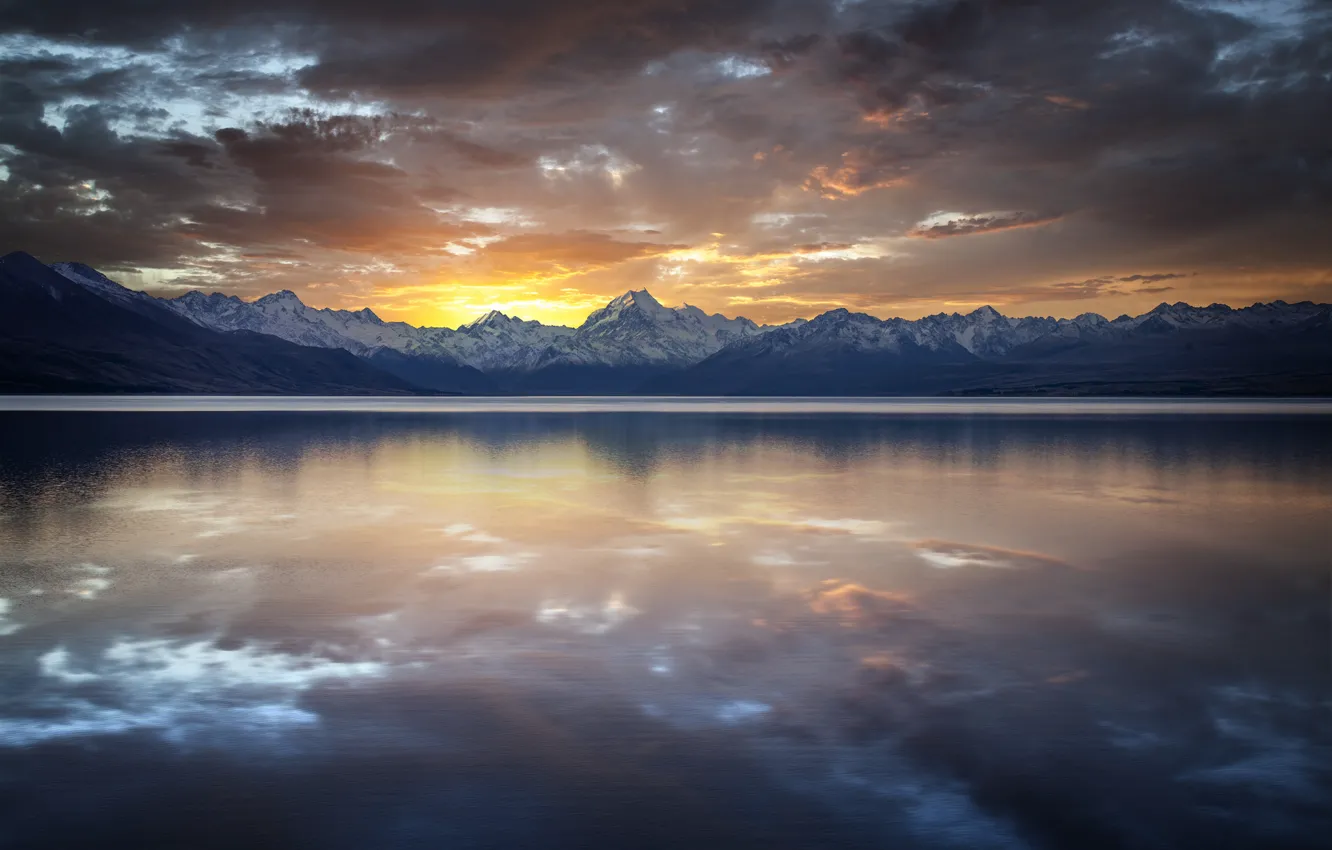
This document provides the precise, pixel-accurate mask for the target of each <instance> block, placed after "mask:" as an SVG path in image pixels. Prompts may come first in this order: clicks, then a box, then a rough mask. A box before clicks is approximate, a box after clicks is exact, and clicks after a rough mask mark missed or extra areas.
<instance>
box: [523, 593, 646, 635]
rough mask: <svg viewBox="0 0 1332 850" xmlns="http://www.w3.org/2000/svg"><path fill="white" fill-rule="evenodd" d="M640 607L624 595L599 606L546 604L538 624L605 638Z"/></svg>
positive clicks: (614, 595)
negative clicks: (635, 605) (631, 603)
mask: <svg viewBox="0 0 1332 850" xmlns="http://www.w3.org/2000/svg"><path fill="white" fill-rule="evenodd" d="M638 614H639V611H638V609H637V608H635V607H633V606H632V605H630V604H629V603H628V602H626V601H625V599H624V596H623V595H622V594H619V593H612V594H611V595H610V597H609V598H608V599H607V600H606V602H605V603H604V604H602V605H600V606H590V605H575V604H571V603H569V602H564V601H547V602H543V603H541V605H540V607H538V608H537V612H536V616H535V619H536V621H537V622H538V623H543V624H545V625H548V626H557V627H561V628H567V629H571V630H573V631H575V632H579V633H581V634H585V635H604V634H606V633H607V632H609V631H611V630H612V629H615V628H617V627H619V626H621V625H623V624H624V623H626V622H628V621H629V620H631V619H633V618H634V617H636V616H638Z"/></svg>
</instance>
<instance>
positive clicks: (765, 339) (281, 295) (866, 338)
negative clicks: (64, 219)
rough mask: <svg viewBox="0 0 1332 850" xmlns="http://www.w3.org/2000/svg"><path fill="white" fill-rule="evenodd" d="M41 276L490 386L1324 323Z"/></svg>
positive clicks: (1171, 308)
mask: <svg viewBox="0 0 1332 850" xmlns="http://www.w3.org/2000/svg"><path fill="white" fill-rule="evenodd" d="M52 268H53V269H54V270H55V271H57V272H59V273H60V274H61V275H62V276H64V277H65V278H67V279H69V280H71V281H74V282H75V283H78V284H80V285H82V286H83V287H85V288H86V289H89V290H90V291H93V292H95V293H96V294H98V295H100V296H102V297H103V298H106V299H108V300H111V301H114V302H116V303H119V304H121V305H122V306H128V307H130V308H131V309H135V310H138V311H140V312H153V311H157V310H160V309H161V308H163V307H165V308H167V309H170V310H171V311H173V312H175V313H176V314H178V315H180V316H182V317H184V318H186V319H188V320H190V321H191V322H194V323H195V324H198V325H202V326H203V327H206V328H210V329H213V330H220V331H235V330H247V331H253V332H257V333H262V334H268V335H272V336H277V337H280V338H282V339H285V340H288V341H290V342H294V343H297V344H300V345H307V346H314V347H319V348H341V349H344V350H346V351H349V352H351V353H353V354H356V355H358V356H362V357H368V358H372V359H373V358H381V359H382V358H384V357H385V356H387V355H392V356H393V357H395V358H398V361H401V359H402V358H407V359H408V360H414V361H415V362H418V363H420V362H422V361H431V362H432V363H435V364H436V365H438V364H447V363H452V364H455V365H461V366H463V367H471V368H473V369H476V370H479V371H481V372H485V373H490V374H497V375H498V374H509V375H517V374H526V375H531V374H542V373H545V374H553V372H551V371H549V370H555V371H558V370H561V369H566V370H567V369H569V368H572V369H575V370H577V369H587V368H592V369H601V370H605V369H612V370H614V369H629V370H634V369H638V370H642V369H648V370H656V371H660V370H662V369H674V368H684V367H688V366H692V365H694V364H697V363H700V362H702V361H704V360H707V359H709V358H711V357H714V356H715V355H718V354H719V353H721V352H732V351H735V352H744V355H743V356H758V355H777V356H786V355H787V354H808V353H817V352H820V351H840V352H844V353H859V354H875V355H877V354H885V355H901V354H910V355H911V356H912V357H914V358H919V357H926V358H927V359H931V360H933V361H936V362H945V361H946V362H951V363H956V362H976V361H989V362H1000V361H1005V360H1013V359H1014V358H1018V359H1029V358H1032V357H1038V358H1039V357H1049V356H1052V355H1053V354H1055V353H1058V352H1068V351H1071V350H1073V349H1079V348H1081V349H1086V348H1087V346H1092V347H1093V349H1094V350H1096V351H1108V350H1110V349H1107V348H1106V346H1110V347H1111V348H1113V347H1116V346H1123V345H1142V344H1145V343H1144V342H1143V341H1144V340H1150V339H1164V338H1167V337H1171V336H1172V335H1175V334H1180V333H1184V334H1193V333H1206V332H1209V331H1231V332H1239V333H1249V334H1253V333H1258V334H1261V333H1270V332H1277V333H1280V332H1282V331H1283V330H1285V329H1300V328H1307V327H1318V326H1319V325H1318V323H1319V322H1320V321H1325V319H1326V315H1327V313H1328V307H1327V305H1319V304H1313V303H1310V302H1307V301H1306V302H1301V303H1299V304H1287V303H1285V302H1282V301H1275V302H1272V303H1271V304H1255V305H1253V306H1251V307H1244V308H1240V309H1234V308H1231V307H1228V306H1226V305H1223V304H1212V305H1210V306H1208V307H1193V306H1190V305H1188V304H1185V303H1183V302H1179V303H1175V304H1164V303H1163V304H1161V305H1159V306H1157V307H1156V308H1155V309H1153V310H1151V311H1149V312H1147V313H1144V314H1143V315H1141V316H1120V317H1119V318H1117V319H1114V320H1113V321H1109V320H1107V319H1106V318H1104V317H1103V316H1100V315H1097V314H1095V313H1084V314H1082V315H1080V316H1078V317H1076V318H1073V319H1054V318H1043V317H1026V318H1011V317H1007V316H1004V315H1003V314H1001V313H999V311H997V310H995V309H994V308H993V307H988V306H986V307H981V308H979V309H977V310H974V311H972V312H970V313H965V314H962V313H938V314H935V315H932V316H926V317H924V318H922V319H917V320H906V319H899V318H892V319H879V318H876V317H874V316H870V315H867V314H864V313H852V312H850V311H848V310H846V309H837V310H830V311H828V312H826V313H823V314H822V315H820V316H817V317H816V318H814V319H812V320H809V321H805V320H803V319H801V320H797V321H795V322H791V323H788V324H785V325H779V326H775V327H768V326H759V325H757V324H755V323H754V322H752V321H750V320H749V319H746V318H743V317H739V318H734V319H730V318H726V317H725V316H722V315H719V314H714V315H709V314H707V313H705V312H703V311H702V310H700V309H698V308H697V307H692V306H690V305H687V304H686V305H683V306H680V307H666V306H663V305H662V304H661V303H660V302H658V301H657V300H656V299H655V298H653V297H652V295H651V294H650V293H648V292H647V290H637V291H631V292H626V293H625V294H623V295H621V296H619V297H617V298H615V299H614V300H612V301H610V302H609V303H608V304H607V305H606V306H605V307H603V308H601V309H599V310H596V311H594V312H593V313H592V314H591V315H589V316H588V317H587V320H586V321H584V322H583V324H582V325H580V326H579V327H578V328H576V329H575V328H568V327H562V326H550V325H543V324H541V323H540V322H534V321H524V320H522V319H518V318H513V317H510V316H506V315H505V314H503V313H501V312H499V311H495V310H492V311H491V312H489V313H487V314H486V315H484V316H482V317H480V318H478V319H476V320H475V321H473V322H471V323H469V324H466V325H463V326H462V327H460V328H458V329H457V330H453V329H450V328H418V327H414V326H412V325H408V324H406V323H404V322H386V321H384V320H382V319H380V318H379V317H378V316H377V315H375V313H374V312H373V311H371V310H369V309H363V310H357V311H350V310H334V309H316V308H312V307H309V306H306V305H305V304H304V303H302V302H301V300H300V298H298V297H297V296H296V295H295V294H294V293H292V292H289V291H285V290H284V291H282V292H276V293H273V294H271V295H265V296H263V297H262V298H259V299H257V300H255V301H248V302H247V301H242V300H241V299H239V298H236V297H234V296H228V295H221V294H217V293H214V294H212V295H205V294H203V293H201V292H190V293H187V294H186V295H182V296H180V297H178V298H173V299H169V300H162V299H157V298H153V297H152V296H149V295H146V294H144V293H141V292H136V291H132V290H128V289H125V288H123V287H121V286H120V285H119V284H116V283H115V282H113V281H111V280H109V279H108V278H106V277H105V276H103V275H102V274H100V273H99V272H97V271H96V270H95V269H91V268H89V267H87V266H83V265H80V264H78V263H58V264H56V265H54V266H52ZM1320 317H1321V318H1320ZM1312 332H1315V333H1316V330H1315V331H1312ZM1153 344H1154V343H1153ZM728 356H729V355H728ZM398 361H392V362H398Z"/></svg>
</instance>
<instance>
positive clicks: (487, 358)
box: [165, 290, 574, 371]
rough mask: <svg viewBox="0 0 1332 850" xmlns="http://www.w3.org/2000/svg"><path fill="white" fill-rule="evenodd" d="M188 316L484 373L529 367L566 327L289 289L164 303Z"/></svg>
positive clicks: (207, 323) (193, 295)
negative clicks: (350, 303) (465, 320)
mask: <svg viewBox="0 0 1332 850" xmlns="http://www.w3.org/2000/svg"><path fill="white" fill-rule="evenodd" d="M165 303H166V304H168V305H169V306H170V307H171V308H172V309H174V310H176V311H177V312H178V313H180V315H182V316H185V317H186V318H188V319H190V320H191V321H193V322H195V323H197V324H200V325H203V326H204V327H208V328H213V329H214V330H250V331H256V332H258V333H266V334H271V335H273V336H278V337H281V338H283V339H285V340H289V341H291V342H295V343H299V344H300V345H312V346H316V347H319V348H342V349H346V350H347V351H350V352H352V353H353V354H357V355H360V356H370V355H373V354H375V353H376V352H380V351H383V350H385V349H388V350H391V351H396V352H399V353H401V354H405V355H411V356H417V357H430V358H440V359H445V360H450V361H456V362H458V363H461V364H463V365H467V366H472V367H474V368H477V369H480V370H483V371H496V370H505V369H523V368H528V367H530V366H531V364H533V363H534V362H535V360H536V359H537V358H538V357H539V356H540V354H541V353H542V352H543V351H545V349H546V348H547V347H548V346H549V345H550V344H551V343H552V342H554V341H555V340H557V339H559V338H560V337H562V336H567V335H570V334H572V333H573V332H574V331H573V329H572V328H563V327H549V326H546V325H542V324H541V323H540V322H524V321H522V320H521V319H510V318H508V317H507V316H505V315H504V314H502V313H499V312H497V311H492V312H491V313H489V314H487V315H486V316H483V317H482V318H481V319H478V320H477V321H475V322H472V323H471V324H469V325H464V326H463V327H462V328H459V329H458V330H456V331H455V330H451V329H449V328H418V327H415V326H413V325H409V324H407V323H405V322H386V321H384V320H383V319H381V318H379V316H377V315H375V313H374V311H373V310H370V309H368V308H367V309H362V310H356V311H352V310H334V309H329V308H323V309H316V308H314V307H308V306H306V305H305V304H304V303H303V302H302V301H301V300H300V298H298V297H297V296H296V294H295V293H293V292H289V291H286V290H284V291H282V292H276V293H273V294H272V295H265V296H264V297H262V298H259V299H257V300H255V301H242V300H240V299H239V298H237V297H235V296H232V295H222V294H220V293H213V294H212V295H205V294H203V293H202V292H197V291H196V292H189V293H186V294H185V295H182V296H180V297H179V298H173V299H171V300H169V301H167V302H165Z"/></svg>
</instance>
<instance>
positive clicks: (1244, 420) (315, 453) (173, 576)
mask: <svg viewBox="0 0 1332 850" xmlns="http://www.w3.org/2000/svg"><path fill="white" fill-rule="evenodd" d="M43 408H45V409H43ZM1330 414H1332V405H1329V404H1328V403H1324V402H1263V403H1257V402H1243V401H1218V402H1196V401H1188V402H1161V401H1151V402H1141V401H1132V400H1125V401H1104V402H1097V401H1074V402H1070V401H1057V400H1048V401H1031V402H1026V401H1020V400H1005V401H979V402H978V401H949V400H889V401H871V400H854V399H846V400H820V401H801V400H784V401H779V400H745V401H719V400H705V399H686V400H665V399H565V400H553V399H493V400H467V399H456V400H453V399H445V400H435V399H405V400H393V401H389V400H383V399H290V400H284V399H253V398H252V399H170V398H157V399H153V398H130V397H103V398H84V399H79V398H64V399H60V398H56V399H52V398H39V397H27V398H10V399H0V599H2V601H0V682H2V684H0V847H4V848H23V849H24V850H43V848H77V847H97V848H158V847H173V848H174V847H180V848H214V847H216V848H232V847H240V846H250V847H283V848H335V850H341V848H375V850H393V848H425V847H430V848H436V847H439V848H445V847H447V848H451V850H452V848H491V847H494V848H500V847H504V848H509V847H540V848H649V847H661V848H706V847H718V848H746V847H756V848H757V847H762V848H815V847H819V848H862V847H863V848H871V847H875V848H877V847H900V848H991V847H993V848H1078V850H1089V848H1102V847H1104V848H1109V847H1133V848H1139V847H1141V848H1176V847H1178V848H1250V847H1253V848H1258V847H1261V848H1297V847H1299V848H1306V847H1307V848H1314V847H1326V846H1327V843H1326V842H1327V838H1326V836H1327V835H1328V834H1332V831H1330V830H1332V816H1329V810H1328V807H1327V802H1328V800H1329V799H1332V725H1330V723H1329V718H1330V717H1332V623H1330V621H1329V608H1330V604H1332V578H1330V576H1332V568H1330V567H1332V531H1329V518H1330V517H1332V428H1330V427H1329V426H1330V425H1332V415H1330Z"/></svg>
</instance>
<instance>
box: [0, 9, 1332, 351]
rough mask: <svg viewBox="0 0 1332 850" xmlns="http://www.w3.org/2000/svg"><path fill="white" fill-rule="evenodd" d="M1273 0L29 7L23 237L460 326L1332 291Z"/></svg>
mask: <svg viewBox="0 0 1332 850" xmlns="http://www.w3.org/2000/svg"><path fill="white" fill-rule="evenodd" d="M159 5H160V4H159ZM1260 5H1261V4H1239V3H1220V2H1217V3H1180V2H1175V0H1113V2H1109V3H1100V4H1075V5H1074V6H1070V5H1069V4H1067V3H1061V2H1056V0H1030V2H1021V3H1014V2H1000V0H922V2H917V3H909V4H908V3H896V2H889V0H865V2H856V3H843V2H832V0H827V1H826V2H824V0H739V2H735V3H722V4H718V3H705V2H702V0H684V2H667V0H630V2H624V3H612V2H609V0H595V2H592V3H582V2H574V0H556V2H552V3H544V4H542V3H536V2H534V0H500V2H494V3H481V2H478V1H477V0H465V2H458V3H443V4H425V5H422V4H417V3H408V2H406V0H389V2H388V3H387V5H384V4H381V5H380V6H376V7H369V6H366V5H365V4H356V3H352V2H350V0H336V2H332V3H318V4H315V3H311V2H308V0H275V2H269V3H259V2H257V0H239V2H236V3H226V4H223V3H220V2H215V0H206V2H201V3H194V4H181V5H178V6H176V7H172V8H170V9H168V8H165V7H162V8H158V7H156V6H151V7H145V6H143V5H142V4H134V3H129V2H127V0H108V2H106V3H103V4H97V6H96V8H94V7H92V6H90V5H88V4H86V3H81V2H78V0H50V2H47V3H41V4H35V3H26V4H11V5H10V6H8V7H5V8H4V9H3V10H0V46H2V47H3V50H0V52H3V53H4V55H5V56H6V59H5V60H4V61H3V62H0V87H3V97H0V237H3V239H4V241H5V242H6V243H8V244H11V245H14V246H18V247H23V248H25V249H27V250H29V251H32V252H33V253H35V254H37V255H38V256H39V257H41V258H43V259H46V260H57V259H80V260H84V261H86V262H89V263H91V264H93V265H95V266H99V267H104V268H106V269H108V270H112V271H119V272H125V273H127V278H126V279H127V282H130V283H134V284H137V285H141V286H145V287H149V288H158V289H161V290H164V291H167V290H169V291H173V292H174V291H179V289H181V288H188V287H190V286H202V287H204V288H209V289H219V290H224V291H228V292H233V293H238V294H242V295H258V294H261V293H264V292H268V291H273V290H276V289H282V288H290V289H292V290H293V291H296V292H297V293H298V294H301V295H302V296H311V295H313V296H317V297H315V298H314V299H313V300H314V301H315V303H317V304H319V305H320V306H338V307H352V308H358V307H360V306H365V305H366V304H372V305H373V306H374V307H375V309H376V310H378V311H380V312H381V313H384V314H386V315H387V316H388V317H390V318H395V319H396V318H403V319H410V320H412V321H415V322H418V323H431V324H442V323H448V324H453V325H456V324H457V323H459V322H461V321H465V320H469V319H471V318H474V316H475V313H476V312H478V311H484V310H485V309H488V308H490V307H508V305H511V304H512V305H523V309H525V310H526V311H527V313H528V314H529V315H535V316H536V317H537V318H542V319H544V320H558V321H573V322H576V321H577V320H578V319H580V318H581V317H582V316H583V315H585V314H586V312H587V309H588V306H589V305H590V304H592V303H594V302H595V301H596V300H598V299H602V298H603V296H605V295H607V294H616V293H618V292H622V291H624V290H626V289H640V288H644V287H647V288H650V289H651V290H652V291H653V292H654V293H655V294H657V295H658V296H659V297H661V298H663V300H664V301H665V302H666V303H679V302H681V301H684V300H689V301H690V303H697V304H699V306H701V307H703V308H705V309H707V310H708V311H709V312H715V311H730V312H735V309H734V308H737V307H743V309H744V311H745V313H746V314H749V315H751V316H752V317H754V318H758V319H762V320H768V321H781V320H787V319H790V318H793V317H795V316H809V315H811V314H813V313H816V312H819V311H821V310H823V309H827V308H828V307H831V306H839V305H846V306H852V307H859V308H861V309H872V310H873V311H875V312H878V313H891V312H897V311H901V312H911V313H914V314H916V315H923V314H927V313H931V312H937V311H938V310H939V309H941V308H943V307H946V306H947V304H948V303H949V302H953V301H959V300H964V299H965V298H967V297H969V296H971V295H974V294H976V293H977V292H986V293H997V292H1005V291H1012V292H1015V293H1019V294H1020V291H1021V290H1024V289H1025V288H1027V287H1029V283H1028V282H1029V281H1033V280H1037V281H1066V282H1068V283H1067V285H1062V284H1061V285H1059V286H1057V287H1053V288H1050V289H1049V292H1048V300H1049V301H1050V303H1051V304H1052V305H1053V306H1054V307H1055V308H1056V309H1058V308H1059V305H1060V304H1061V303H1062V302H1073V301H1098V300H1100V301H1106V302H1109V301H1112V300H1116V301H1117V300H1120V299H1122V294H1123V293H1127V294H1128V295H1129V296H1130V299H1127V300H1132V299H1137V300H1138V302H1140V303H1141V304H1142V306H1144V307H1145V306H1150V304H1148V303H1147V301H1148V300H1149V298H1150V296H1152V295H1156V294H1159V293H1160V292H1161V291H1163V290H1162V289H1161V288H1160V286H1159V284H1161V283H1163V282H1165V283H1170V284H1171V285H1174V286H1175V287H1177V288H1178V289H1180V290H1181V294H1182V295H1183V296H1185V297H1188V298H1189V300H1195V297H1196V299H1197V300H1203V301H1216V300H1220V301H1227V302H1229V303H1235V302H1237V301H1241V300H1243V301H1253V300H1259V299H1260V298H1261V299H1263V300H1267V299H1270V298H1275V297H1284V298H1286V299H1287V300H1301V299H1303V298H1306V297H1316V298H1321V297H1323V296H1324V295H1326V294H1327V293H1328V284H1327V282H1326V277H1325V275H1324V274H1323V273H1322V272H1323V270H1325V269H1326V268H1327V266H1328V264H1329V262H1332V254H1329V250H1328V248H1327V240H1326V239H1325V238H1324V232H1325V231H1326V229H1327V222H1328V220H1329V219H1330V218H1332V183H1330V182H1329V181H1330V180H1332V178H1329V176H1328V175H1329V174H1330V173H1332V171H1329V155H1328V152H1327V148H1326V145H1325V143H1324V140H1325V139H1326V138H1327V137H1328V135H1329V134H1330V133H1332V125H1329V121H1330V120H1332V119H1330V118H1329V117H1328V114H1327V111H1326V110H1323V109H1320V108H1318V107H1319V105H1321V104H1323V103H1325V102H1326V101H1327V98H1328V95H1329V87H1330V86H1332V82H1329V79H1330V78H1329V75H1328V72H1329V68H1328V60H1327V56H1326V52H1325V51H1323V50H1322V49H1321V45H1323V44H1324V43H1326V42H1327V40H1328V37H1329V33H1332V18H1329V16H1328V15H1327V14H1326V13H1325V12H1323V11H1321V10H1320V9H1319V8H1318V7H1316V6H1315V5H1313V4H1291V5H1290V6H1289V7H1288V8H1287V7H1284V6H1283V7H1282V8H1283V9H1285V11H1283V12H1281V13H1280V14H1276V13H1265V12H1264V13H1258V12H1255V11H1254V9H1256V8H1259V7H1260ZM477 209H481V210H497V209H498V210H506V211H511V214H510V215H508V217H505V218H499V219H482V218H478V217H477V216H476V215H473V214H469V213H468V212H467V211H468V210H477ZM939 210H945V211H950V210H951V211H962V212H955V213H948V214H947V215H946V217H945V218H942V219H940V218H938V217H937V211H939ZM1056 221H1058V224H1057V225H1054V223H1055V222H1056ZM778 223H780V224H778ZM1047 224H1050V225H1054V227H1052V228H1043V225H1047ZM1056 228H1057V230H1056ZM1017 231H1023V233H1018V232H1017ZM717 233H720V234H723V235H722V236H721V237H717V236H713V234H717ZM1056 235H1057V237H1058V238H1052V237H1054V236H1056ZM649 236H650V237H651V238H650V239H649V238H648V237H649ZM962 236H971V237H980V236H987V237H988V238H984V239H982V238H970V239H961V238H953V237H962ZM510 240H516V241H510ZM812 245H826V246H850V247H846V248H839V249H833V248H829V249H827V250H823V251H820V252H817V253H805V252H804V248H803V247H802V246H812ZM713 246H718V247H717V248H716V249H715V250H714V249H713ZM674 251H682V252H692V253H693V254H695V255H696V256H698V257H700V258H701V259H699V260H691V261H677V259H675V258H672V257H671V256H670V254H671V253H672V252H674ZM742 258H743V259H742ZM802 258H803V259H802ZM832 258H836V259H838V263H837V264H836V267H835V268H831V267H829V265H828V264H827V263H822V264H821V262H822V261H823V260H827V259H832ZM713 260H716V261H715V262H714V261H713ZM1157 264H1169V265H1170V266H1172V267H1189V268H1190V269H1197V270H1198V272H1199V275H1198V277H1196V278H1191V279H1189V280H1187V281H1183V280H1181V281H1178V282H1176V281H1173V280H1170V281H1149V280H1146V279H1143V280H1136V281H1120V282H1119V283H1121V284H1123V285H1122V286H1118V285H1115V286H1111V285H1100V284H1088V285H1079V283H1080V282H1083V281H1093V280H1095V279H1096V278H1098V277H1099V276H1100V271H1099V270H1101V269H1106V268H1117V267H1126V268H1130V269H1132V268H1149V267H1151V266H1156V265H1157ZM1144 284H1146V285H1145V286H1144ZM1153 284H1157V285H1155V286H1154V285H1153ZM1131 287H1137V288H1131ZM1320 293H1321V294H1320ZM1015 297H1016V296H1015ZM1021 297H1022V298H1027V296H1026V295H1025V294H1023V295H1021ZM1028 300H1032V299H1028ZM1128 306H1129V305H1127V304H1125V305H1122V306H1121V305H1116V309H1125V308H1127V307H1128ZM1107 309H1108V308H1107ZM534 311H535V312H534Z"/></svg>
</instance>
